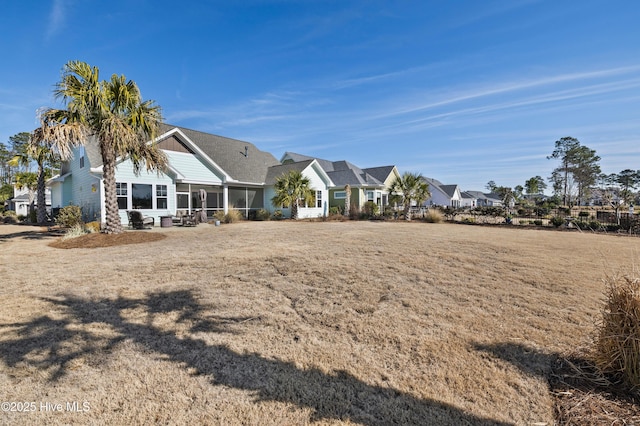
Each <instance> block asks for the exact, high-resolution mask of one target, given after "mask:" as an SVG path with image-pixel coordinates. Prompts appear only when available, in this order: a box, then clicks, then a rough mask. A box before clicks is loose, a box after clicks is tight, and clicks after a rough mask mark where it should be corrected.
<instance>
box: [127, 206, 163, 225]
mask: <svg viewBox="0 0 640 426" xmlns="http://www.w3.org/2000/svg"><path fill="white" fill-rule="evenodd" d="M127 216H128V217H129V228H132V229H144V228H145V226H146V225H151V226H155V224H156V220H155V218H153V217H151V216H143V215H142V213H141V212H139V211H138V210H127Z"/></svg>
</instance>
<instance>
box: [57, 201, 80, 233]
mask: <svg viewBox="0 0 640 426" xmlns="http://www.w3.org/2000/svg"><path fill="white" fill-rule="evenodd" d="M56 223H57V224H58V225H59V226H61V227H63V228H72V227H74V226H76V225H81V224H82V210H81V209H80V206H74V205H70V206H66V207H63V208H61V209H60V212H59V213H58V217H56Z"/></svg>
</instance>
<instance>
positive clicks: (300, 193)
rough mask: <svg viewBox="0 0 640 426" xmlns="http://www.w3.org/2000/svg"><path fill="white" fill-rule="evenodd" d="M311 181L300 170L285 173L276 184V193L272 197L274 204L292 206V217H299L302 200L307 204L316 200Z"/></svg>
mask: <svg viewBox="0 0 640 426" xmlns="http://www.w3.org/2000/svg"><path fill="white" fill-rule="evenodd" d="M310 184H311V181H310V180H309V178H307V177H304V176H303V175H302V172H300V171H299V170H290V171H289V173H283V174H282V175H281V176H280V177H279V178H278V179H277V180H276V184H275V191H276V195H274V196H273V198H271V203H272V204H273V205H274V206H285V207H289V206H291V219H297V218H298V207H299V205H300V202H301V201H304V202H305V203H306V204H311V203H313V202H314V199H315V195H314V193H313V190H312V189H311V188H310V187H309V185H310Z"/></svg>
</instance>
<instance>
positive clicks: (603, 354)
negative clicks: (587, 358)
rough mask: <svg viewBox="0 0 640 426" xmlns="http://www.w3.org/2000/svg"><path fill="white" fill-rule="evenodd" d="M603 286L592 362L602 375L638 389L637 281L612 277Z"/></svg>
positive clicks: (639, 327)
mask: <svg viewBox="0 0 640 426" xmlns="http://www.w3.org/2000/svg"><path fill="white" fill-rule="evenodd" d="M606 283H607V294H606V296H607V301H606V304H605V308H604V310H603V312H602V320H601V324H599V333H598V336H597V339H596V348H595V362H596V365H597V366H598V367H599V368H600V370H601V371H602V372H603V373H605V374H611V375H613V376H615V377H616V378H617V379H619V380H622V381H623V382H624V383H626V384H627V385H629V386H630V387H634V388H636V387H639V386H640V280H639V279H638V278H631V277H616V278H607V280H606Z"/></svg>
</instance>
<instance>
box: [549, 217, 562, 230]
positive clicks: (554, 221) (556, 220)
mask: <svg viewBox="0 0 640 426" xmlns="http://www.w3.org/2000/svg"><path fill="white" fill-rule="evenodd" d="M549 222H551V224H552V225H553V226H555V227H556V228H558V227H560V226H562V225H564V218H563V217H562V216H553V217H552V218H551V219H550V220H549Z"/></svg>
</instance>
